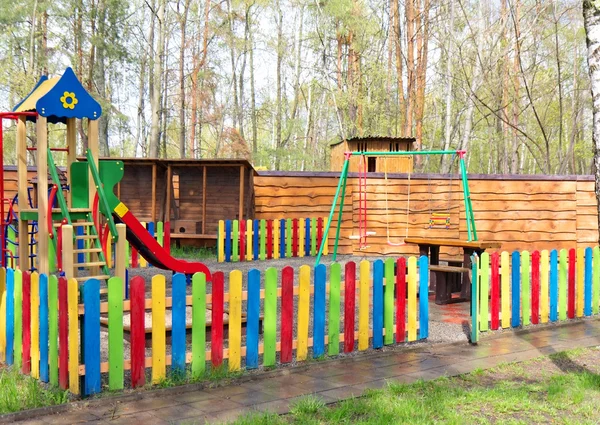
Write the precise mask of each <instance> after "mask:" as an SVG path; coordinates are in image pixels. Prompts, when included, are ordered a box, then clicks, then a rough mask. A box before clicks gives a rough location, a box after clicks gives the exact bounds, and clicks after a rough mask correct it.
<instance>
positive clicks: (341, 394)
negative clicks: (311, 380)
mask: <svg viewBox="0 0 600 425" xmlns="http://www.w3.org/2000/svg"><path fill="white" fill-rule="evenodd" d="M363 391H364V390H362V389H360V388H357V387H355V386H348V387H340V388H334V389H332V390H327V391H322V392H320V393H317V394H316V395H318V396H320V397H327V398H331V399H334V400H335V401H339V400H345V399H347V398H354V397H360V396H361V395H362V393H363Z"/></svg>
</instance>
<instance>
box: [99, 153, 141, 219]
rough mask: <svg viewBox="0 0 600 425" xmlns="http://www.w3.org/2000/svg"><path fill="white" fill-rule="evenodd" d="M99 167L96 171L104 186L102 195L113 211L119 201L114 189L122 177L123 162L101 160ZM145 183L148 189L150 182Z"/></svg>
mask: <svg viewBox="0 0 600 425" xmlns="http://www.w3.org/2000/svg"><path fill="white" fill-rule="evenodd" d="M99 168H100V169H99V170H98V173H99V174H100V181H101V182H102V184H103V186H104V196H105V197H106V201H107V202H108V207H109V208H110V210H111V211H113V210H114V209H115V207H116V206H117V205H119V203H120V202H121V201H119V198H117V196H116V195H115V193H114V190H115V186H116V185H117V183H119V182H120V181H121V180H122V179H123V174H124V173H125V171H124V170H125V164H123V161H113V160H102V161H100V162H99ZM147 184H148V187H147V189H148V190H150V185H151V184H152V182H147ZM143 189H144V188H143V187H141V188H140V190H143Z"/></svg>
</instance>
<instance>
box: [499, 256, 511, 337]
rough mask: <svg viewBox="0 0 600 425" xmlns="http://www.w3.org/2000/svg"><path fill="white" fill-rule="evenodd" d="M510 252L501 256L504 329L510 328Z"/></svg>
mask: <svg viewBox="0 0 600 425" xmlns="http://www.w3.org/2000/svg"><path fill="white" fill-rule="evenodd" d="M509 264H510V263H509V255H508V252H506V251H503V252H502V254H501V255H500V265H501V267H502V278H501V279H502V294H501V297H502V328H503V329H506V328H509V327H510V318H511V310H510V302H511V298H510V287H511V285H510V266H509Z"/></svg>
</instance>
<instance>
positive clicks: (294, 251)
mask: <svg viewBox="0 0 600 425" xmlns="http://www.w3.org/2000/svg"><path fill="white" fill-rule="evenodd" d="M297 256H298V219H297V218H295V219H293V220H292V257H297Z"/></svg>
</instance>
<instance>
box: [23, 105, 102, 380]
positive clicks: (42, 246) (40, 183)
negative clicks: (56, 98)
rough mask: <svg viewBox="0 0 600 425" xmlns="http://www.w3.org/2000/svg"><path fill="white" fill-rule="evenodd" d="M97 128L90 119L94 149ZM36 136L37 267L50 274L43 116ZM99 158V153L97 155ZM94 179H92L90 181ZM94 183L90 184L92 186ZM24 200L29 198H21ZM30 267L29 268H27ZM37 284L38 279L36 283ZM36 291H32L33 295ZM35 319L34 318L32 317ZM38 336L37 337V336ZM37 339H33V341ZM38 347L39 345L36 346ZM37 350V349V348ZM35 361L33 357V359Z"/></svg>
mask: <svg viewBox="0 0 600 425" xmlns="http://www.w3.org/2000/svg"><path fill="white" fill-rule="evenodd" d="M97 129H98V123H97V122H96V121H90V122H89V124H88V141H89V144H90V149H91V150H93V149H94V146H93V144H94V140H96V143H97V137H95V136H97V134H98V132H97ZM36 137H37V151H36V153H37V208H38V221H37V226H38V235H40V237H38V243H37V269H38V272H39V273H43V274H46V275H48V274H50V261H49V258H48V237H47V235H49V231H50V229H48V150H47V149H48V126H47V119H46V117H43V116H41V115H40V116H38V117H37V119H36ZM95 158H97V155H96V156H95ZM91 181H93V180H91V179H90V182H91ZM92 186H93V185H90V187H92ZM91 192H94V190H90V205H92V200H93V198H94V195H92V194H91ZM19 199H22V200H25V199H27V198H26V197H24V198H19ZM27 269H28V268H27ZM35 286H37V281H36V285H35ZM37 291H38V289H37V288H36V289H35V293H37ZM33 294H34V292H33V291H32V295H33ZM35 308H36V309H37V308H38V305H37V304H36V305H35ZM32 319H33V318H32ZM32 325H33V326H35V329H34V328H32V336H34V335H35V334H36V333H37V332H34V330H35V331H37V329H38V327H37V324H36V323H35V322H34V321H33V320H32ZM36 338H37V337H36ZM34 341H36V340H35V339H32V343H33V342H34ZM33 348H34V347H32V352H31V354H32V357H33V356H35V359H36V360H37V353H34V350H33ZM35 348H37V347H35ZM35 351H37V350H35ZM32 361H33V359H32ZM38 370H39V365H37V362H36V364H32V372H33V376H34V377H36V378H37V376H38V375H37V371H38Z"/></svg>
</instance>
